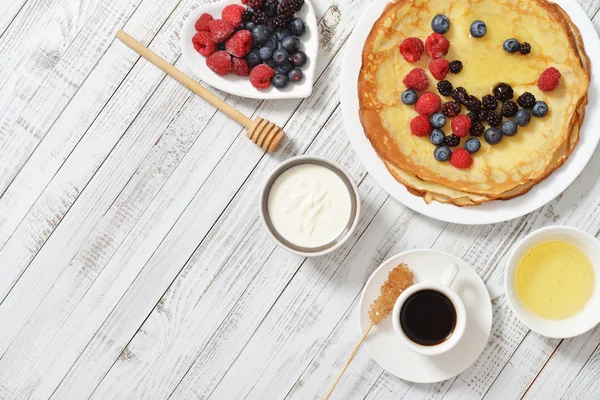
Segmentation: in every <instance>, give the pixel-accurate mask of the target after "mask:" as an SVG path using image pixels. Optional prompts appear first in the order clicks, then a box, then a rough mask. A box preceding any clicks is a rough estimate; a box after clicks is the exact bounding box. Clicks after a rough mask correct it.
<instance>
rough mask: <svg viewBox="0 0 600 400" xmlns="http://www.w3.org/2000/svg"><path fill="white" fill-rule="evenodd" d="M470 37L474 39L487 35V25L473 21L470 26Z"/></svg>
mask: <svg viewBox="0 0 600 400" xmlns="http://www.w3.org/2000/svg"><path fill="white" fill-rule="evenodd" d="M469 31H470V32H471V36H473V37H476V38H482V37H484V36H485V34H486V33H487V25H486V24H485V22H483V21H479V20H477V21H475V22H473V23H472V24H471V29H470V30H469Z"/></svg>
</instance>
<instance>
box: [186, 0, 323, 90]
mask: <svg viewBox="0 0 600 400" xmlns="http://www.w3.org/2000/svg"><path fill="white" fill-rule="evenodd" d="M229 4H240V5H242V4H241V2H240V1H239V0H222V1H219V2H216V3H210V4H205V5H203V6H200V7H198V8H196V9H195V10H193V11H192V12H190V15H189V16H188V17H187V19H186V20H185V22H184V23H183V27H182V28H181V52H182V53H183V57H184V58H185V61H186V62H187V64H188V65H189V66H190V67H191V68H192V70H193V71H194V72H195V73H196V74H198V76H199V77H200V79H202V80H203V81H204V82H206V83H208V84H209V85H211V86H213V87H216V88H217V89H220V90H222V91H224V92H227V93H231V94H234V95H236V96H241V97H248V98H252V99H266V100H278V99H300V98H305V97H308V96H310V95H311V93H312V89H313V81H314V78H315V67H316V64H317V63H316V61H317V54H318V51H319V30H318V28H317V18H316V16H315V11H314V9H313V7H312V4H310V1H309V0H305V2H304V6H303V7H302V9H301V10H300V12H298V13H297V14H296V15H297V17H299V18H302V19H303V20H304V22H305V24H306V33H305V34H304V35H303V36H302V37H301V38H300V41H301V46H300V49H301V50H302V51H304V52H305V53H306V55H307V56H308V62H307V63H306V65H304V66H303V67H302V68H301V69H302V72H303V73H304V79H302V81H300V82H299V83H295V84H290V85H288V87H286V88H285V89H282V90H280V89H276V88H274V87H272V86H271V87H270V88H268V89H264V90H259V89H256V88H254V87H253V86H252V84H251V83H250V79H249V78H248V77H247V76H243V77H240V76H236V75H233V74H229V75H226V76H220V75H217V74H215V73H214V72H213V71H211V70H210V68H208V67H207V66H206V57H204V56H203V55H201V54H200V53H198V52H197V51H196V50H195V49H194V46H193V45H192V37H193V36H194V35H195V34H196V28H194V25H195V24H196V21H197V20H198V18H200V16H201V15H202V14H204V13H208V14H210V15H212V16H213V18H215V19H218V18H221V11H222V10H223V8H225V6H227V5H229Z"/></svg>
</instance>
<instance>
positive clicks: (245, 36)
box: [225, 30, 253, 57]
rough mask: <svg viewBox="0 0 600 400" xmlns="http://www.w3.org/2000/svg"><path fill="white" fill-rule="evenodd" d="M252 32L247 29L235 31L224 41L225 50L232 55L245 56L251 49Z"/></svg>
mask: <svg viewBox="0 0 600 400" xmlns="http://www.w3.org/2000/svg"><path fill="white" fill-rule="evenodd" d="M252 44H253V40H252V34H251V33H250V32H249V31H246V30H242V31H237V32H236V33H234V34H233V36H232V37H231V38H229V39H228V40H227V41H226V42H225V50H227V52H228V53H229V54H231V55H232V56H234V57H245V56H246V54H248V52H249V51H250V50H252Z"/></svg>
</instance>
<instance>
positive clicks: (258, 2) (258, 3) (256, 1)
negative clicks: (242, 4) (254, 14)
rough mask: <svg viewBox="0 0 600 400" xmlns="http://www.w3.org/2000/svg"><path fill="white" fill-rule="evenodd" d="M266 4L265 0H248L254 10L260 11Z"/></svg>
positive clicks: (249, 5)
mask: <svg viewBox="0 0 600 400" xmlns="http://www.w3.org/2000/svg"><path fill="white" fill-rule="evenodd" d="M264 5H265V0H248V7H250V8H251V9H253V10H254V11H258V10H260V9H261V8H263V6H264Z"/></svg>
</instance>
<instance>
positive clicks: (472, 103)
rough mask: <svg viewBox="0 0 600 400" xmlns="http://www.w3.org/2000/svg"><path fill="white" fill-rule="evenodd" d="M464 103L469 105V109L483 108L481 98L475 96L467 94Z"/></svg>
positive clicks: (466, 105)
mask: <svg viewBox="0 0 600 400" xmlns="http://www.w3.org/2000/svg"><path fill="white" fill-rule="evenodd" d="M463 105H464V106H465V107H467V110H469V111H478V110H480V109H481V107H482V105H481V100H479V99H478V98H477V97H475V96H472V95H471V96H467V98H466V99H465V100H464V101H463Z"/></svg>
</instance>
